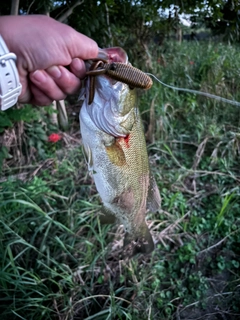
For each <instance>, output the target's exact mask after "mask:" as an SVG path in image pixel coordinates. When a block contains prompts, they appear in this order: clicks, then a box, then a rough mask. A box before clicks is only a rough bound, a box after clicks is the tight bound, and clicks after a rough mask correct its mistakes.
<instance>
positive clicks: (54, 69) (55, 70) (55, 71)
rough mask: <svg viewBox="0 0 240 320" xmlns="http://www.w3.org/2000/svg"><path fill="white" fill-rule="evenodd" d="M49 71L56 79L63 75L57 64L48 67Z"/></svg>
mask: <svg viewBox="0 0 240 320" xmlns="http://www.w3.org/2000/svg"><path fill="white" fill-rule="evenodd" d="M47 73H48V74H50V76H52V77H53V78H55V79H59V78H60V77H61V75H62V73H61V71H60V70H59V68H58V67H57V66H52V67H50V68H48V69H47Z"/></svg>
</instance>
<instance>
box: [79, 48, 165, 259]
mask: <svg viewBox="0 0 240 320" xmlns="http://www.w3.org/2000/svg"><path fill="white" fill-rule="evenodd" d="M106 52H107V53H109V61H115V62H116V61H120V62H122V63H126V64H127V63H128V61H127V55H126V53H125V52H124V54H123V50H122V49H120V48H110V49H106ZM88 95H89V83H88V84H87V85H86V97H85V100H84V102H83V105H82V108H81V112H80V128H81V135H82V142H83V148H84V153H85V156H86V160H87V164H88V170H89V171H90V172H91V173H92V175H93V178H94V181H95V184H96V188H97V190H98V192H99V194H100V197H101V199H102V202H103V205H104V207H103V213H104V214H105V217H109V219H110V220H111V217H116V219H117V220H118V221H119V222H120V223H121V224H123V225H124V227H125V231H126V234H125V239H124V255H128V256H132V255H134V254H136V253H138V252H141V253H150V252H151V251H152V250H153V249H154V243H153V239H152V236H151V234H150V232H149V230H148V227H147V224H146V222H145V217H146V212H147V210H151V211H156V210H157V209H158V208H159V206H160V194H159V191H158V188H157V185H156V183H155V180H154V178H153V177H152V176H151V174H150V170H149V161H148V155H147V148H146V142H145V137H144V132H143V125H142V121H141V117H140V112H139V109H138V106H137V96H136V90H135V89H130V88H129V86H128V85H127V84H125V83H122V82H119V81H116V80H113V79H111V78H109V77H107V76H106V75H99V76H96V86H95V94H94V100H93V102H92V103H91V104H90V105H89V104H88V101H89V99H88Z"/></svg>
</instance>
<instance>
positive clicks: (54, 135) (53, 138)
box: [48, 133, 61, 143]
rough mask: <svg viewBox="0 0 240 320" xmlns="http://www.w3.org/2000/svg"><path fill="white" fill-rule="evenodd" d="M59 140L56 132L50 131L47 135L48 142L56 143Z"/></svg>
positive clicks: (59, 137)
mask: <svg viewBox="0 0 240 320" xmlns="http://www.w3.org/2000/svg"><path fill="white" fill-rule="evenodd" d="M59 140H61V136H60V135H59V134H58V133H52V134H50V136H49V137H48V142H52V143H56V142H58V141H59Z"/></svg>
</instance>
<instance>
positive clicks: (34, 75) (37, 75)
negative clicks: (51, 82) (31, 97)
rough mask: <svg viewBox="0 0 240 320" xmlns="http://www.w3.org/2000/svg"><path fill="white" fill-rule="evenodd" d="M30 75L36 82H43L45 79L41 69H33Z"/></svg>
mask: <svg viewBox="0 0 240 320" xmlns="http://www.w3.org/2000/svg"><path fill="white" fill-rule="evenodd" d="M31 77H32V78H33V79H34V80H36V81H37V82H45V80H46V77H45V75H44V74H43V72H42V71H41V70H36V71H34V72H33V73H32V76H31Z"/></svg>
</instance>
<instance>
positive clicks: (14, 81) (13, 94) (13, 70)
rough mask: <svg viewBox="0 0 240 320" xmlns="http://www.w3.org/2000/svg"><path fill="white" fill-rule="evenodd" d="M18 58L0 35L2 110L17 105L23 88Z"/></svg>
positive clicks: (0, 101)
mask: <svg viewBox="0 0 240 320" xmlns="http://www.w3.org/2000/svg"><path fill="white" fill-rule="evenodd" d="M16 59H17V57H16V55H15V54H14V53H12V52H9V50H8V48H7V46H6V44H5V42H4V40H3V38H2V37H1V36H0V110H2V111H4V110H7V109H8V108H11V107H12V106H14V105H15V103H16V102H17V100H18V97H19V95H20V93H21V90H22V85H21V84H20V82H19V76H18V71H17V67H16V63H15V61H16Z"/></svg>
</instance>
